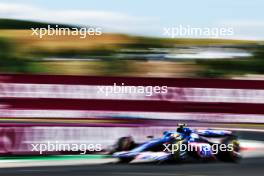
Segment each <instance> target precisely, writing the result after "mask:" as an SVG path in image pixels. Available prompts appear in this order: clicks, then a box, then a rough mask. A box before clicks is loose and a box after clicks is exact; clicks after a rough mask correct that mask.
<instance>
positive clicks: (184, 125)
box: [176, 123, 187, 133]
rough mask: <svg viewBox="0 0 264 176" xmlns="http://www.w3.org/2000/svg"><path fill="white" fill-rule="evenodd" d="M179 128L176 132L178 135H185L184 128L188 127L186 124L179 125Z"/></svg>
mask: <svg viewBox="0 0 264 176" xmlns="http://www.w3.org/2000/svg"><path fill="white" fill-rule="evenodd" d="M177 126H178V128H177V130H176V131H177V132H178V133H184V132H185V131H184V127H186V126H187V125H186V124H184V123H183V124H181V123H179V124H178V125H177Z"/></svg>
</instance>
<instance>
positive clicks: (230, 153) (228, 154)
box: [217, 136, 241, 162]
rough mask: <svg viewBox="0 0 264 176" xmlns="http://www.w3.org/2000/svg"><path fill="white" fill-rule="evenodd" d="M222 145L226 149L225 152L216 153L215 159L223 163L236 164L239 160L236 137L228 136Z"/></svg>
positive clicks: (238, 147)
mask: <svg viewBox="0 0 264 176" xmlns="http://www.w3.org/2000/svg"><path fill="white" fill-rule="evenodd" d="M222 144H225V145H226V146H227V147H228V150H227V151H218V154H217V158H218V159H219V160H220V161H224V162H238V161H239V160H240V159H241V155H240V146H239V142H238V139H237V137H235V136H230V137H228V138H226V139H225V140H224V141H223V143H222Z"/></svg>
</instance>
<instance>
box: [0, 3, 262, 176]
mask: <svg viewBox="0 0 264 176" xmlns="http://www.w3.org/2000/svg"><path fill="white" fill-rule="evenodd" d="M263 7H264V2H263V1H262V0H251V1H250V0H244V1H239V0H233V1H229V0H221V1H218V0H217V1H210V0H199V1H197V0H188V1H178V0H175V1H170V0H163V1H151V0H126V1H124V0H105V1H103V0H97V1H92V0H74V1H63V0H56V1H54V0H53V1H52V0H13V1H10V0H0V73H1V75H0V78H1V79H0V80H1V81H0V85H1V90H0V95H1V99H0V103H1V115H0V116H1V122H0V125H1V127H0V136H1V137H0V153H3V154H11V153H12V152H13V153H20V154H21V153H23V154H25V152H27V151H28V150H29V148H28V145H29V144H30V142H31V143H32V141H33V142H41V141H48V140H61V141H64V142H65V141H67V140H68V141H72V140H73V139H74V140H75V142H76V141H77V142H81V141H86V142H90V143H95V142H97V143H98V142H99V143H102V144H103V146H104V147H105V148H107V147H109V146H110V145H111V144H113V143H114V142H115V141H116V139H117V138H118V137H121V136H124V135H132V136H133V135H134V136H135V138H136V139H137V140H140V141H144V140H145V136H147V135H154V136H155V137H158V136H160V135H161V134H162V131H164V130H166V129H174V128H175V126H176V123H177V122H182V121H184V122H187V123H189V124H190V126H193V127H197V128H199V127H202V128H206V127H210V128H221V129H232V130H236V131H238V133H239V134H240V135H241V136H242V137H243V138H244V140H246V141H244V143H245V148H246V149H248V146H251V148H258V147H259V146H261V147H263V131H264V128H263V123H264V120H263V119H264V117H263V114H264V112H263V108H264V106H263V101H264V100H263V97H264V96H262V95H264V94H262V92H263V90H264V86H263V84H264V83H263V82H262V81H261V80H263V79H264V75H263V74H264V32H263V31H264V30H263V29H264V13H263ZM48 25H51V26H53V27H54V26H55V25H59V26H60V27H69V28H74V27H76V28H82V27H100V28H101V29H102V35H99V36H87V37H86V38H80V37H78V36H59V35H56V36H48V35H46V36H43V38H39V37H38V36H35V35H32V29H31V28H47V27H48ZM179 25H183V26H190V27H194V28H232V29H233V32H234V33H233V35H230V36H222V37H221V36H220V37H217V38H216V37H214V36H206V37H205V36H180V37H177V36H176V37H175V38H171V37H169V36H165V35H164V28H172V27H177V26H179ZM32 75H35V76H32ZM38 75H46V76H44V77H41V76H38ZM49 75H50V76H49ZM53 75H63V76H62V77H60V76H53ZM72 76H76V77H72ZM79 76H81V77H79ZM97 76H99V77H97ZM108 77H111V79H110V78H109V80H108ZM113 77H121V78H120V79H115V78H113ZM131 77H155V81H151V80H148V79H146V78H142V79H139V81H137V83H135V81H133V80H132V81H131ZM163 78H164V79H163ZM165 78H183V80H177V79H173V80H166V79H165ZM185 78H194V79H192V80H190V79H187V80H185ZM205 78H213V79H214V78H217V79H219V78H220V79H223V78H224V79H230V80H231V81H227V82H225V81H223V82H219V83H216V84H215V82H214V81H213V80H211V79H210V81H209V80H207V79H205ZM74 79H76V80H75V81H74ZM144 79H146V82H145V80H144ZM238 79H239V80H260V81H257V82H250V81H249V82H248V81H244V82H240V83H238V82H235V81H234V82H232V80H238ZM126 80H127V81H128V82H129V83H130V85H134V84H136V85H143V86H147V83H150V85H152V86H155V83H157V84H158V85H164V86H167V85H166V84H170V85H171V87H172V88H175V87H176V88H177V87H178V86H180V87H183V88H184V87H185V86H186V85H188V81H190V82H189V83H190V84H189V88H190V87H191V88H200V89H201V90H200V94H199V95H198V100H195V102H200V103H201V102H204V101H205V102H211V103H212V102H213V103H214V108H215V109H213V110H212V109H211V108H212V107H211V106H209V105H208V106H204V107H201V106H198V105H197V106H196V105H194V106H192V107H189V109H188V108H187V107H183V105H182V104H181V103H179V104H178V105H177V108H176V105H174V106H175V108H176V109H181V108H182V109H184V110H174V108H173V105H172V106H171V109H170V110H168V111H166V108H165V110H164V109H163V110H160V111H161V112H157V111H159V107H153V108H152V109H151V108H148V109H151V110H145V111H146V112H144V110H142V108H141V107H140V105H138V109H141V110H139V111H140V113H138V109H137V107H136V108H134V109H133V108H132V110H129V108H127V110H125V111H122V110H121V109H118V107H116V108H117V109H115V108H112V109H111V108H109V109H107V108H105V109H104V107H103V106H102V104H100V103H98V104H93V106H92V105H91V106H92V107H93V108H90V107H89V106H90V104H89V103H88V102H89V101H90V100H89V98H87V102H86V103H87V107H86V108H81V106H79V107H76V106H75V107H74V106H71V104H74V102H73V101H72V99H71V98H70V100H69V99H68V98H67V97H60V98H59V99H60V100H61V102H59V100H56V101H55V100H54V99H52V94H53V95H54V96H57V94H59V95H60V96H69V94H72V96H73V97H74V96H77V98H73V99H75V101H76V102H77V105H79V104H81V103H80V101H81V100H78V101H77V100H76V99H85V98H82V97H78V96H79V95H77V93H78V92H67V89H65V92H63V89H59V90H60V91H58V92H56V91H54V92H50V91H49V90H48V89H45V88H43V87H42V88H41V86H40V87H37V86H36V85H50V84H51V85H53V84H56V85H65V84H66V85H69V86H74V85H86V86H88V88H87V91H88V92H87V95H89V96H88V97H90V99H94V97H93V96H95V97H97V99H101V100H102V101H103V99H106V97H101V98H98V96H96V95H95V94H96V93H95V94H93V93H94V92H91V90H93V89H92V88H91V87H92V86H96V85H97V86H98V85H113V83H115V82H117V83H119V84H121V83H125V84H126ZM90 81H91V82H90ZM186 81H187V84H185V83H186ZM263 81H264V80H263ZM65 82H66V83H65ZM131 82H132V83H131ZM211 82H214V83H212V84H211ZM141 83H142V84H141ZM199 83H203V84H202V85H200V84H199ZM206 83H208V84H207V85H205V84H206ZM221 83H223V84H224V85H220V84H221ZM237 83H238V84H237ZM19 85H22V88H24V89H15V88H16V87H15V86H19ZM23 85H29V87H27V88H28V89H25V87H23ZM34 85H35V87H34ZM12 86H13V87H12ZM30 86H32V87H33V88H32V89H31V88H30ZM89 86H90V87H89ZM168 86H169V85H168ZM239 86H241V87H239ZM187 87H188V86H187ZM20 88H21V87H20ZM208 89H210V90H208ZM214 89H218V90H220V92H221V90H225V89H228V90H230V89H231V90H234V92H233V93H231V94H228V92H226V94H223V96H224V97H225V98H226V99H221V94H219V92H213V90H214ZM245 89H246V90H249V93H248V92H246V91H245V92H243V91H244V90H245ZM69 90H70V89H69ZM30 91H31V92H30ZM42 91H43V92H42ZM181 91H183V92H184V90H181ZM203 91H204V92H203ZM210 91H211V92H210ZM236 91H238V92H236ZM239 91H240V92H239ZM208 92H209V93H208ZM169 93H170V92H169ZM176 93H177V91H176ZM203 93H204V94H203ZM214 93H215V94H214ZM223 93H224V92H223ZM172 94H173V93H172ZM38 96H40V97H38ZM43 96H44V97H43ZM45 96H47V97H45ZM180 96H183V97H184V101H187V103H188V102H189V103H190V102H191V103H192V101H193V100H192V99H190V100H189V99H188V98H190V97H191V96H194V95H182V94H181V95H180ZM227 96H229V97H227ZM113 97H114V95H113ZM27 98H28V99H27ZM34 98H36V99H35V100H32V99H34ZM137 98H138V97H137ZM177 98H179V97H176V99H177ZM196 98H197V97H196ZM199 98H201V99H199ZM236 98H237V99H236ZM64 99H67V100H68V102H67V101H64ZM108 99H109V98H108ZM124 99H125V100H128V101H130V99H129V98H127V97H125V98H124ZM137 100H138V99H137ZM144 100H145V99H144ZM113 101H116V102H113V106H114V105H115V103H116V104H118V103H122V102H119V101H120V97H119V98H115V97H114V98H113ZM175 101H176V102H177V101H179V102H181V100H175ZM30 102H32V104H31V105H30ZM34 102H35V103H34ZM41 102H43V103H41ZM67 103H68V104H69V106H67V105H65V104H67ZM160 103H161V104H162V103H164V101H161V100H160ZM221 103H231V104H225V106H223V105H222V104H221ZM232 103H234V104H240V105H241V104H243V106H242V105H241V106H238V107H235V106H233V105H234V104H232ZM250 103H252V104H250ZM40 104H41V105H40ZM209 104H210V103H209ZM49 105H50V106H49ZM53 105H54V107H51V106H53ZM64 105H65V107H66V108H64V109H63V108H61V107H63V106H64ZM170 105H171V104H170ZM83 106H85V102H84V104H83ZM115 106H116V105H115ZM128 106H129V105H128ZM146 106H147V104H146ZM229 106H230V108H229ZM56 107H57V109H56ZM194 107H195V108H194ZM223 107H225V108H226V109H227V110H226V109H224V110H221V108H222V109H223ZM241 107H242V108H241ZM249 107H250V108H251V109H250V108H249ZM193 108H194V109H195V110H194V109H193ZM228 108H229V109H228ZM239 109H240V110H241V113H240V112H239ZM247 109H248V111H247ZM196 111H197V112H196ZM222 111H223V112H222ZM55 118H56V119H55ZM68 118H70V120H71V121H70V120H69V119H68ZM75 118H78V120H75ZM36 119H38V120H36ZM81 120H83V121H81ZM85 120H86V121H85ZM168 120H170V121H168ZM80 121H81V122H80ZM69 123H70V125H69ZM66 126H70V127H66ZM105 127H107V128H105ZM241 131H243V132H241ZM245 131H246V132H245ZM248 140H249V141H248ZM252 146H253V147H252ZM249 148H250V147H249ZM262 149H263V148H261V149H259V151H260V150H262ZM10 151H11V153H10ZM259 151H258V152H257V154H256V153H255V154H254V156H256V155H260V156H263V152H262V153H261V154H259ZM16 159H17V158H16ZM82 159H83V158H82ZM0 160H1V159H0ZM2 161H3V163H4V162H7V163H9V159H8V160H7V159H6V158H2ZM22 161H24V160H22ZM252 162H253V163H254V164H255V162H256V161H252ZM258 162H259V161H258ZM260 163H263V160H261V161H260ZM31 164H32V163H31ZM32 165H33V164H32ZM7 166H8V167H9V166H10V164H5V165H3V167H7ZM28 166H30V164H29V165H28ZM194 167H195V166H194ZM188 169H191V168H188ZM258 169H259V171H261V168H257V169H256V170H257V171H258ZM252 170H253V168H252V169H248V172H249V171H250V172H251V171H252ZM0 172H1V171H0ZM87 172H89V171H87ZM212 172H213V171H212ZM234 172H235V171H234ZM54 173H55V171H54ZM77 173H78V172H77ZM110 173H111V171H110ZM112 173H114V172H112ZM246 173H247V172H246V171H245V172H244V174H246ZM29 174H32V173H29ZM80 174H81V173H80ZM83 174H84V173H83ZM103 174H105V173H103ZM162 174H163V175H164V173H162ZM227 174H231V173H227Z"/></svg>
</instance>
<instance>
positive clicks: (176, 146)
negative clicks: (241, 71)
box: [112, 124, 241, 163]
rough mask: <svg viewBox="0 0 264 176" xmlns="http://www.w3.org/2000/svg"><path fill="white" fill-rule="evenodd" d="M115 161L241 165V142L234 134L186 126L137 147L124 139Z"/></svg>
mask: <svg viewBox="0 0 264 176" xmlns="http://www.w3.org/2000/svg"><path fill="white" fill-rule="evenodd" d="M112 153H113V155H112V156H113V157H115V158H118V159H119V160H120V162H122V163H129V162H132V161H134V160H135V161H158V162H174V161H183V160H188V159H194V160H199V161H208V160H220V161H225V162H237V161H238V160H239V159H240V158H241V154H240V147H239V141H238V138H237V136H236V135H234V134H233V133H232V132H231V131H225V130H191V129H190V128H187V127H186V125H185V124H180V125H178V128H177V130H176V131H165V132H164V133H163V137H162V138H159V139H150V140H149V141H147V142H145V143H142V144H137V143H135V142H134V141H133V139H132V137H122V138H120V139H119V140H118V142H117V143H116V145H115V148H114V151H113V152H112Z"/></svg>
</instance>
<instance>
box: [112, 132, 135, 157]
mask: <svg viewBox="0 0 264 176" xmlns="http://www.w3.org/2000/svg"><path fill="white" fill-rule="evenodd" d="M136 146H137V145H136V143H135V141H134V140H133V138H132V137H130V136H129V137H121V138H119V139H118V141H117V142H116V144H115V146H114V149H113V150H112V151H111V153H115V152H121V151H129V150H132V149H133V148H135V147H136Z"/></svg>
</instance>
